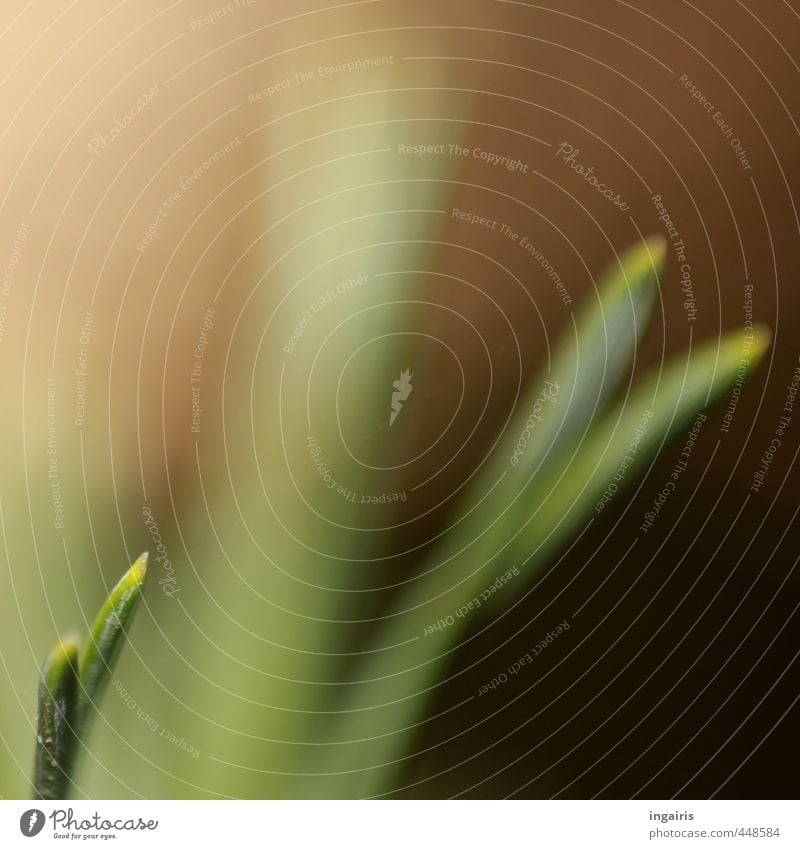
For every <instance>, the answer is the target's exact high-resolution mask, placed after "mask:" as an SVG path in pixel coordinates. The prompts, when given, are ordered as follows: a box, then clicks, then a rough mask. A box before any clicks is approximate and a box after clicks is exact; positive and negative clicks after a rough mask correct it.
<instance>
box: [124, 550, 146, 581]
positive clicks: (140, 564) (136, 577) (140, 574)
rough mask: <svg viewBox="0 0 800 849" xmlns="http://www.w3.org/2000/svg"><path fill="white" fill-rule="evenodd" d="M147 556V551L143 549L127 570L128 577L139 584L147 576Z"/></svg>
mask: <svg viewBox="0 0 800 849" xmlns="http://www.w3.org/2000/svg"><path fill="white" fill-rule="evenodd" d="M149 556H150V555H149V553H148V552H147V551H143V552H142V553H141V554H140V555H139V557H138V559H137V560H136V561H135V562H134V564H133V565H132V566H131V568H130V570H129V571H128V575H129V576H130V578H131V579H132V580H133V581H135V582H136V583H137V584H139V585H140V586H141V585H142V584H143V583H144V579H145V578H146V577H147V560H148V557H149Z"/></svg>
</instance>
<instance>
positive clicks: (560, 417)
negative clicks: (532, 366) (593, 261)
mask: <svg viewBox="0 0 800 849" xmlns="http://www.w3.org/2000/svg"><path fill="white" fill-rule="evenodd" d="M665 261H666V241H665V240H664V238H663V237H661V236H654V237H652V238H650V239H647V240H646V241H644V242H642V243H641V244H638V245H635V246H633V247H632V248H630V249H628V250H627V251H625V252H624V253H623V254H622V255H621V256H620V258H619V260H618V261H617V262H615V263H613V264H612V265H611V266H609V267H608V268H607V269H606V270H605V272H604V273H603V274H602V275H601V277H600V279H599V282H598V284H597V288H596V293H595V296H594V297H589V298H587V300H586V303H585V304H583V305H582V306H581V308H580V309H579V310H578V312H577V315H576V317H575V322H574V328H570V329H569V330H567V331H565V332H564V333H563V334H562V336H561V338H560V339H559V341H558V344H557V345H556V347H555V350H554V351H553V355H552V357H551V362H550V369H549V371H547V372H545V373H544V374H542V375H541V376H540V377H539V378H538V379H536V380H535V381H534V382H533V383H532V385H531V388H530V390H529V391H528V393H527V396H526V398H525V399H524V400H523V402H522V403H521V404H519V406H518V408H517V410H516V411H515V413H514V415H513V416H512V418H511V421H510V422H509V425H508V427H507V428H506V432H505V434H504V436H503V439H502V440H501V441H500V443H499V445H498V449H497V450H496V451H495V452H494V455H495V456H494V458H493V460H492V462H491V463H490V464H488V465H487V470H486V472H485V473H484V475H483V480H484V481H489V482H494V481H495V480H496V479H497V477H498V476H499V475H500V474H502V473H503V472H504V471H508V470H509V469H510V470H511V475H512V480H513V481H515V482H519V481H520V480H524V479H525V478H526V477H527V476H529V475H530V474H531V473H532V472H533V471H535V470H536V468H537V467H538V465H539V464H540V462H541V460H542V458H543V457H544V456H545V455H546V454H548V453H549V454H551V455H554V454H557V453H558V452H559V450H560V449H561V448H562V447H564V446H568V445H570V444H573V443H574V441H575V440H576V439H577V438H580V436H581V434H582V433H583V432H584V431H585V429H586V427H587V426H588V424H589V422H590V421H591V420H592V419H593V418H594V417H595V416H596V414H597V412H598V411H599V410H601V409H602V407H603V405H604V404H605V402H606V401H607V399H608V398H609V397H610V395H611V394H612V393H613V392H614V390H615V389H617V388H618V386H619V384H620V382H621V380H622V378H623V377H624V375H625V373H626V370H627V368H628V367H629V365H630V363H631V360H632V358H633V356H634V354H635V352H636V346H637V345H638V344H639V341H640V339H641V338H642V336H643V334H644V332H645V330H646V329H647V327H648V326H649V323H650V319H651V317H652V313H653V307H654V305H655V302H656V298H657V295H658V280H659V278H660V276H661V274H662V273H663V270H664V264H665ZM547 382H549V384H550V385H551V386H552V385H557V386H558V390H554V389H552V388H551V389H550V392H551V394H555V401H554V402H547V401H545V402H544V404H543V409H541V412H540V415H539V417H540V419H541V421H536V422H534V427H533V428H528V430H529V431H530V437H529V438H527V440H526V443H525V445H524V449H523V451H522V453H521V455H517V456H516V457H515V461H514V462H513V463H512V462H510V458H511V457H512V456H514V449H515V448H517V447H518V442H519V440H520V435H521V434H522V433H523V431H525V430H526V425H527V424H528V422H529V421H530V418H531V413H532V411H533V410H534V408H535V407H536V402H537V400H539V399H540V396H541V393H542V391H543V389H544V388H550V387H548V386H547ZM556 393H557V394H556ZM539 406H540V407H541V406H542V404H541V403H540V405H539ZM476 489H477V490H478V491H479V492H481V491H485V490H484V488H482V487H480V486H477V487H476Z"/></svg>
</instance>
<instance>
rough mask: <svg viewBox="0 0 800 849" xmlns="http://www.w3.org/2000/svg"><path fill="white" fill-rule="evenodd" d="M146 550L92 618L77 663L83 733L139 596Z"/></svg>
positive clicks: (79, 721) (81, 728) (116, 654)
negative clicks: (92, 620) (91, 623)
mask: <svg viewBox="0 0 800 849" xmlns="http://www.w3.org/2000/svg"><path fill="white" fill-rule="evenodd" d="M146 574H147V552H145V553H144V554H142V555H141V556H140V557H139V559H138V560H137V561H136V562H135V563H134V564H133V565H132V566H131V568H130V569H129V570H128V571H127V572H126V573H125V574H124V575H123V576H122V578H121V579H120V581H119V583H118V584H117V585H116V586H115V587H114V589H112V590H111V592H110V593H109V595H108V598H107V599H106V601H105V603H104V604H103V606H102V607H101V608H100V612H99V613H98V614H97V618H96V619H95V620H94V624H93V625H92V628H91V631H90V632H89V637H88V639H87V641H86V647H85V648H84V651H83V656H82V657H81V663H80V683H81V692H80V698H79V705H80V711H79V717H78V723H79V730H80V732H81V733H83V730H84V727H85V724H86V722H87V720H88V717H89V716H90V715H91V708H92V707H93V706H94V705H95V704H96V703H97V701H98V699H99V698H100V696H101V695H102V692H103V688H104V687H105V686H106V684H107V683H108V681H109V679H110V677H111V671H112V670H113V668H114V664H115V663H116V660H117V656H118V655H119V653H120V651H121V649H122V645H123V640H124V637H125V631H126V629H127V628H128V627H129V626H130V623H131V619H132V618H133V614H134V613H135V612H136V608H137V606H138V604H139V599H140V598H141V596H142V588H143V586H144V579H145V576H146Z"/></svg>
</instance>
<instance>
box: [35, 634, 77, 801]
mask: <svg viewBox="0 0 800 849" xmlns="http://www.w3.org/2000/svg"><path fill="white" fill-rule="evenodd" d="M77 705H78V641H77V639H75V638H73V637H72V636H69V637H64V639H62V640H61V641H59V642H58V643H56V645H55V646H54V647H53V650H52V651H51V652H50V655H49V657H48V658H47V660H46V661H45V664H44V667H43V669H42V676H41V680H40V682H39V710H38V719H37V730H36V741H37V745H36V764H35V768H34V794H35V798H37V799H64V798H66V797H67V791H68V789H69V780H70V779H69V777H70V771H71V768H72V762H73V758H74V755H75V734H74V730H73V728H74V723H75V716H76V711H77Z"/></svg>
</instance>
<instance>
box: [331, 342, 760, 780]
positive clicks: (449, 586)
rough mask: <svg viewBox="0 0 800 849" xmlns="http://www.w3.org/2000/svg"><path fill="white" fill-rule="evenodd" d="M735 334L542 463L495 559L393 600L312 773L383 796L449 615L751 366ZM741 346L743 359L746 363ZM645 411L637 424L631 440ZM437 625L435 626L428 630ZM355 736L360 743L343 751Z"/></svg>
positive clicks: (529, 572) (586, 509) (560, 531)
mask: <svg viewBox="0 0 800 849" xmlns="http://www.w3.org/2000/svg"><path fill="white" fill-rule="evenodd" d="M746 338H747V339H748V340H749V342H748V344H747V346H746V347H745V344H744V342H743V338H742V335H741V334H740V333H735V334H731V335H728V336H726V337H724V338H723V339H722V340H719V341H717V340H715V341H714V342H712V343H708V344H706V345H703V346H700V347H698V348H695V349H694V350H693V352H692V353H691V354H690V355H689V354H687V355H685V356H682V357H679V358H676V359H675V360H673V361H672V362H671V363H670V364H669V365H668V366H667V367H666V368H665V369H663V370H662V371H660V372H659V373H658V374H656V375H653V376H651V377H649V378H647V379H645V380H644V381H643V382H642V383H641V384H640V385H639V387H638V388H637V389H636V390H635V391H634V392H633V393H631V394H630V395H629V396H628V397H627V398H626V399H625V400H624V401H622V402H620V403H619V404H618V405H617V406H615V407H614V408H613V409H611V410H610V411H608V412H607V413H606V414H605V415H603V416H602V417H600V418H599V419H598V420H597V421H596V422H595V423H594V424H593V425H592V426H591V427H590V429H589V431H588V433H587V434H586V437H585V438H584V439H583V440H582V442H581V443H580V445H579V446H578V448H577V450H576V451H575V453H574V454H573V456H572V458H571V461H570V462H569V465H568V466H566V468H564V467H562V466H561V465H558V464H549V465H548V466H546V467H545V468H544V469H543V470H542V474H541V475H539V476H537V479H536V482H535V487H531V488H529V491H528V494H527V496H526V500H525V510H526V518H525V519H524V520H523V521H522V522H521V523H520V524H519V525H518V526H517V527H516V528H515V529H514V531H513V534H512V535H511V537H510V538H508V539H506V538H495V543H496V545H498V546H504V545H506V544H507V547H506V551H505V553H504V555H503V557H502V558H497V559H495V560H494V561H493V562H491V563H489V562H488V561H481V560H478V561H472V562H471V563H470V564H468V565H467V564H466V563H465V562H464V561H461V560H459V561H455V562H456V564H457V567H458V568H456V569H455V570H454V569H453V568H452V565H448V566H447V567H439V568H436V569H434V570H433V571H431V572H429V573H428V574H426V575H424V577H422V578H421V579H419V580H418V581H417V582H415V584H414V585H412V587H411V588H410V589H409V591H408V592H407V593H405V594H404V595H403V596H402V597H401V598H400V600H399V602H398V603H397V604H396V606H395V607H394V609H393V615H392V617H391V619H389V620H388V621H387V625H386V627H384V628H383V629H382V631H381V632H380V633H379V634H378V636H377V638H376V641H375V644H376V645H377V646H395V648H392V649H387V650H386V651H379V652H377V653H374V654H371V655H369V656H368V659H367V660H366V662H365V663H364V664H363V665H362V667H361V668H360V669H359V670H358V675H357V678H358V680H359V681H361V682H363V683H360V684H356V685H354V686H353V687H352V688H351V690H350V696H349V698H348V699H347V700H346V702H345V704H344V706H343V708H342V709H343V710H344V711H346V712H345V713H344V715H343V718H342V721H341V723H340V725H339V727H338V729H337V733H336V734H335V736H334V737H333V738H332V739H333V741H335V745H333V746H331V747H330V761H329V762H328V764H329V766H328V765H326V764H325V762H324V761H323V763H322V764H321V768H322V769H326V768H328V769H336V770H337V771H347V772H348V774H347V775H346V776H344V775H343V776H342V779H341V781H342V787H346V788H347V790H346V793H347V795H348V796H351V795H352V796H367V795H374V794H376V793H381V792H385V791H386V790H387V789H389V788H390V785H389V782H390V781H391V780H392V778H393V777H396V774H397V770H396V764H397V761H398V760H399V759H401V758H402V757H403V756H404V755H405V754H406V752H407V750H408V748H409V747H410V746H411V745H412V743H413V740H414V738H415V737H416V736H417V731H418V729H417V728H415V725H417V724H418V723H419V722H420V720H421V719H422V718H423V717H424V714H425V711H426V709H427V708H428V705H429V702H430V697H431V694H432V693H433V692H434V690H435V689H436V687H437V684H439V683H440V682H441V679H442V677H443V669H444V667H445V665H446V663H447V662H448V655H449V654H450V653H451V652H452V651H453V650H454V647H455V646H456V644H457V641H458V638H459V637H460V635H461V633H462V631H463V629H464V625H465V624H466V622H467V621H468V619H469V618H472V617H474V615H475V614H474V613H468V614H467V615H465V616H463V617H461V618H459V617H458V616H454V615H453V614H454V613H455V611H457V610H459V609H461V608H463V607H464V606H465V605H467V604H468V603H469V602H470V601H471V600H472V599H474V598H476V597H477V598H480V596H481V593H482V592H484V591H485V590H486V588H487V587H490V586H491V585H492V583H493V582H494V581H495V580H496V578H497V576H498V574H502V573H503V572H504V571H505V570H507V569H509V568H518V570H519V577H514V578H513V579H512V580H511V581H510V582H509V586H508V587H506V588H504V589H503V590H501V591H499V592H497V593H493V594H492V600H494V599H496V598H498V596H502V595H503V594H505V595H506V597H508V593H509V592H515V593H518V592H519V591H520V590H521V589H522V588H523V584H524V582H527V581H530V579H531V578H532V577H533V576H534V574H535V573H536V571H537V570H538V568H539V567H541V566H542V565H543V563H545V562H547V561H548V559H549V558H550V557H551V556H552V555H553V553H554V552H555V551H556V550H557V549H558V548H559V547H561V546H563V544H564V543H565V541H566V540H568V539H569V538H571V536H572V535H573V534H574V532H575V530H576V528H577V527H578V526H579V525H580V524H581V523H583V522H585V521H586V520H587V518H588V517H589V516H590V515H591V514H592V512H593V510H594V507H595V505H596V503H597V502H598V499H600V498H601V496H602V495H603V493H604V491H605V490H606V487H607V486H608V484H609V482H610V481H612V480H613V478H614V475H615V474H616V473H617V471H618V469H619V467H620V464H621V463H622V462H623V461H626V458H627V457H628V456H629V455H630V454H631V444H632V442H633V440H634V437H637V436H638V442H637V447H636V451H635V452H634V456H633V459H632V461H631V462H630V463H627V461H626V470H625V475H624V480H623V482H624V483H630V482H631V481H632V480H633V479H634V478H635V476H636V475H637V473H638V472H640V471H641V470H642V469H643V467H644V466H645V464H646V463H648V462H650V461H651V460H652V457H653V456H654V455H655V454H656V453H657V452H658V450H659V448H660V447H661V446H662V445H663V443H664V440H665V439H668V438H669V437H670V436H672V435H674V434H675V433H676V432H678V431H679V430H680V429H681V428H682V427H684V426H685V425H686V423H687V422H688V421H690V420H691V418H692V417H693V416H695V415H696V414H697V413H698V412H700V411H703V410H705V409H707V407H708V405H710V404H713V403H714V402H716V401H717V400H719V399H720V398H721V397H722V396H723V395H724V394H725V393H726V392H728V391H730V389H731V387H732V386H733V385H734V384H735V383H736V381H737V380H738V379H739V378H743V377H744V376H745V375H746V373H747V371H748V370H749V369H752V368H753V367H755V365H756V364H757V363H758V361H759V360H760V358H761V357H762V356H763V354H764V352H765V350H766V349H767V347H768V345H769V339H770V335H769V333H768V332H767V331H765V330H761V329H757V330H756V331H754V332H753V334H752V336H750V337H746ZM745 350H748V351H749V353H748V354H747V357H746V358H745V356H744V352H745ZM745 363H747V364H748V367H745ZM648 413H650V414H651V415H650V417H649V418H648V419H647V425H646V428H644V430H643V432H641V433H638V434H637V428H639V427H640V424H641V421H642V418H643V416H646V415H647V414H648ZM498 560H499V562H498ZM465 566H467V568H464V567H465ZM481 607H484V608H485V605H484V604H483V603H482V604H481ZM446 617H448V623H449V624H447V626H446V627H443V628H441V629H437V630H433V631H429V628H430V626H431V624H432V623H436V622H437V621H440V620H444V619H445V618H446ZM355 740H360V741H363V742H360V743H357V744H355V745H353V744H352V743H349V744H344V741H355ZM391 764H394V765H395V766H394V767H392V766H391Z"/></svg>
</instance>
